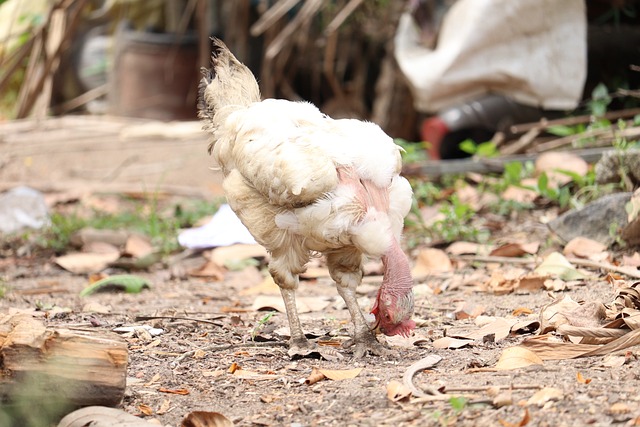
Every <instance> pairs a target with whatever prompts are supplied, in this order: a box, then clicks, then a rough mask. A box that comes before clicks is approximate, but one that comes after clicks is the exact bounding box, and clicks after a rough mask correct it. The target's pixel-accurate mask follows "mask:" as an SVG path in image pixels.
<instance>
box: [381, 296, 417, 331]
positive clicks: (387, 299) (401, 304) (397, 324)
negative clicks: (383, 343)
mask: <svg viewBox="0 0 640 427" xmlns="http://www.w3.org/2000/svg"><path fill="white" fill-rule="evenodd" d="M371 314H373V315H374V316H375V318H376V323H375V326H376V327H378V328H379V329H380V331H381V332H382V333H383V334H385V335H388V336H392V335H402V336H404V337H408V336H409V334H411V331H412V330H413V329H415V327H416V322H414V321H413V320H411V316H413V292H412V291H411V289H409V291H408V292H407V293H404V294H400V295H394V294H392V293H386V292H384V291H382V288H381V289H380V291H379V292H378V296H377V298H376V302H375V304H374V306H373V308H372V309H371Z"/></svg>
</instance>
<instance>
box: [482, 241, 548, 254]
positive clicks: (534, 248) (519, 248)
mask: <svg viewBox="0 0 640 427" xmlns="http://www.w3.org/2000/svg"><path fill="white" fill-rule="evenodd" d="M539 247H540V243H538V242H532V243H506V244H504V245H502V246H498V247H497V248H495V249H494V250H492V251H491V253H490V254H489V255H491V256H504V257H521V256H522V255H527V254H535V253H536V252H538V248H539Z"/></svg>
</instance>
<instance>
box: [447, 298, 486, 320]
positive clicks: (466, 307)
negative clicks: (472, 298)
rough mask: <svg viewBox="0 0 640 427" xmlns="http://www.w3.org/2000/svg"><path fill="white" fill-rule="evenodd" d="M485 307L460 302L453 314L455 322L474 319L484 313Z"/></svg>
mask: <svg viewBox="0 0 640 427" xmlns="http://www.w3.org/2000/svg"><path fill="white" fill-rule="evenodd" d="M484 311H485V307H484V306H482V305H478V304H474V303H472V302H469V301H463V302H461V303H460V304H459V305H458V307H456V310H455V312H454V314H455V316H456V320H463V319H475V318H476V317H478V316H480V315H481V314H482V313H484Z"/></svg>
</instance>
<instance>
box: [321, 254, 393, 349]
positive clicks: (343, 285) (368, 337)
mask: <svg viewBox="0 0 640 427" xmlns="http://www.w3.org/2000/svg"><path fill="white" fill-rule="evenodd" d="M361 264H362V255H361V254H360V253H359V252H356V251H351V252H345V251H342V252H339V253H331V254H328V255H327V265H328V267H329V272H330V273H331V277H332V278H333V280H335V281H336V285H337V288H338V293H339V294H340V296H341V297H342V299H343V300H344V302H345V304H346V305H347V309H348V310H349V314H350V315H351V321H352V322H353V326H354V333H353V339H351V340H349V341H347V342H346V343H345V347H350V346H355V351H354V354H353V356H354V358H356V359H359V358H361V357H363V356H364V355H365V353H366V352H367V351H369V352H371V353H373V354H375V355H378V356H385V355H388V354H390V353H391V351H390V350H389V349H388V348H387V347H385V346H384V345H382V344H380V342H379V341H378V340H377V338H376V336H375V334H374V333H373V332H372V331H371V329H370V328H369V326H368V325H367V321H366V320H365V318H364V316H363V315H362V311H360V307H359V306H358V301H357V298H356V289H357V288H358V285H360V282H361V281H362V266H361Z"/></svg>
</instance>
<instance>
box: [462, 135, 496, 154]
mask: <svg viewBox="0 0 640 427" xmlns="http://www.w3.org/2000/svg"><path fill="white" fill-rule="evenodd" d="M459 147H460V149H461V150H462V151H464V152H465V153H468V154H471V155H472V156H478V157H496V156H498V155H499V154H500V152H499V151H498V147H497V146H496V144H495V143H494V142H492V141H487V142H481V143H476V142H475V141H473V140H472V139H465V140H464V141H462V142H461V143H460V145H459Z"/></svg>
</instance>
